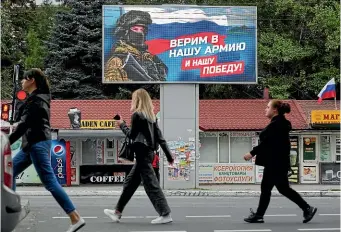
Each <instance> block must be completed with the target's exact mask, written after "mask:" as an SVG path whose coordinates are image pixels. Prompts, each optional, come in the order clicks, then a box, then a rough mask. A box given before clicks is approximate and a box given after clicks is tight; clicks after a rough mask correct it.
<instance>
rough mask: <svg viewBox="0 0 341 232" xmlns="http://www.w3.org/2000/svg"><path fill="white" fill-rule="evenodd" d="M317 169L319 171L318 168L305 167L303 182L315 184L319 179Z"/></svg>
mask: <svg viewBox="0 0 341 232" xmlns="http://www.w3.org/2000/svg"><path fill="white" fill-rule="evenodd" d="M316 169H317V168H316V166H309V165H304V166H303V175H302V181H314V182H315V181H316V178H317V176H316V175H317V173H316Z"/></svg>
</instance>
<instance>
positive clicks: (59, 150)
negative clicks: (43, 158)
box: [53, 145, 64, 156]
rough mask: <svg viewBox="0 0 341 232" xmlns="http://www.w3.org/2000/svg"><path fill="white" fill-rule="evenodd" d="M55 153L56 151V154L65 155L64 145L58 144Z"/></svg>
mask: <svg viewBox="0 0 341 232" xmlns="http://www.w3.org/2000/svg"><path fill="white" fill-rule="evenodd" d="M53 153H54V154H55V155H56V156H61V155H63V153H64V147H63V146H61V145H56V146H55V147H54V148H53Z"/></svg>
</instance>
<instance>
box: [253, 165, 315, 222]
mask: <svg viewBox="0 0 341 232" xmlns="http://www.w3.org/2000/svg"><path fill="white" fill-rule="evenodd" d="M287 175H288V172H287V171H286V170H283V171H280V170H270V169H267V168H264V173H263V180H262V183H261V195H260V200H259V205H258V209H257V215H260V216H264V214H265V211H266V210H267V208H268V206H269V203H270V198H271V190H272V189H273V187H274V186H276V188H277V190H278V192H279V193H281V194H282V195H283V196H285V197H287V198H288V199H289V200H291V201H293V202H294V203H296V204H297V205H298V206H299V207H300V208H301V209H302V210H305V209H307V208H309V205H308V203H307V202H306V201H305V200H303V198H302V197H301V196H300V195H299V194H298V193H297V192H296V191H295V190H293V189H292V188H291V187H290V186H289V179H288V176H287Z"/></svg>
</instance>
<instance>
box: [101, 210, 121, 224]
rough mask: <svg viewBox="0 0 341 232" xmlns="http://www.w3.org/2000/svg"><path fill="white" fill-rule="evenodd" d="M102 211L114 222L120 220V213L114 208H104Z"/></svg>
mask: <svg viewBox="0 0 341 232" xmlns="http://www.w3.org/2000/svg"><path fill="white" fill-rule="evenodd" d="M104 213H105V215H107V216H108V217H109V218H110V219H111V220H113V221H114V222H120V219H121V217H122V215H121V214H117V213H116V211H115V210H111V209H105V210H104Z"/></svg>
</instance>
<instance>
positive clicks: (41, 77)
mask: <svg viewBox="0 0 341 232" xmlns="http://www.w3.org/2000/svg"><path fill="white" fill-rule="evenodd" d="M24 78H25V79H32V78H34V80H35V82H36V85H37V89H38V91H39V93H43V94H50V93H51V92H50V83H49V80H48V79H47V77H46V76H45V74H44V73H43V71H41V69H39V68H32V69H29V70H27V71H26V72H24Z"/></svg>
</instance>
